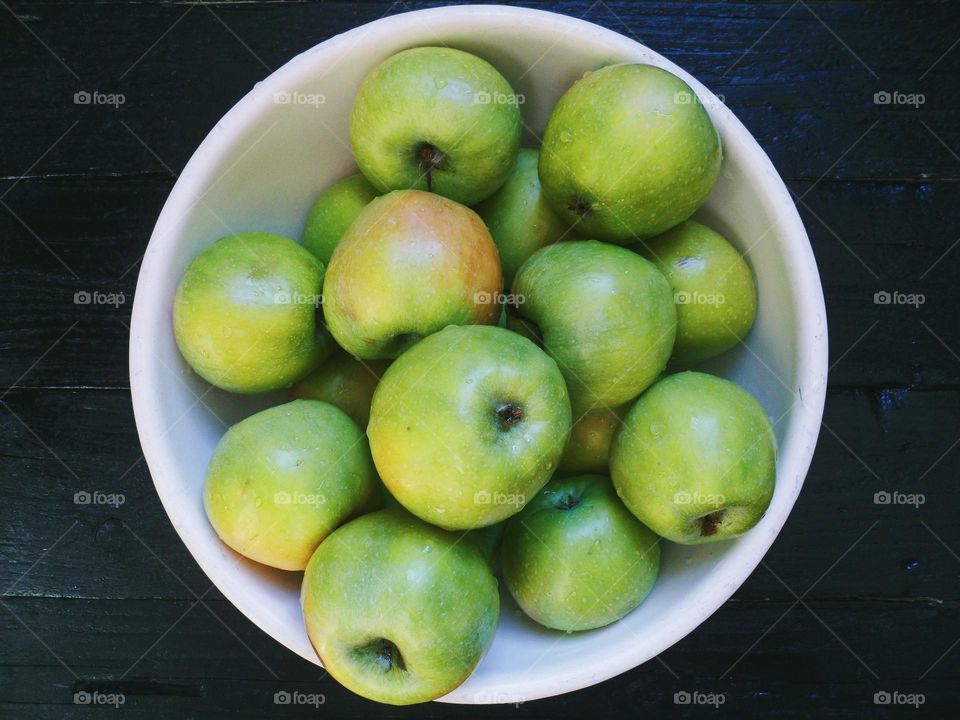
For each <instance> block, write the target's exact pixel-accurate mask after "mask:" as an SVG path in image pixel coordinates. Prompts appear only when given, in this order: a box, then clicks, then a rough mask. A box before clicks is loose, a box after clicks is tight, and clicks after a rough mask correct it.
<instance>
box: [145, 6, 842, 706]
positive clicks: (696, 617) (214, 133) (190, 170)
mask: <svg viewBox="0 0 960 720" xmlns="http://www.w3.org/2000/svg"><path fill="white" fill-rule="evenodd" d="M480 17H483V18H484V20H490V21H498V20H499V21H503V22H507V23H511V24H515V23H537V24H541V25H545V24H546V25H552V26H553V27H555V28H556V29H557V30H558V32H560V33H564V32H566V33H569V34H570V35H571V36H577V35H579V36H583V35H589V36H591V37H592V39H594V40H599V41H602V42H604V43H606V44H608V45H609V46H610V47H611V54H613V53H616V52H621V51H622V52H627V51H630V50H632V51H633V52H636V50H637V49H640V50H642V51H643V52H645V53H648V54H649V55H650V57H651V59H652V60H653V61H654V62H655V64H658V65H659V66H660V67H664V68H666V69H668V70H670V71H671V72H673V73H675V74H677V75H679V76H680V77H681V78H683V79H684V80H685V81H686V82H687V83H688V84H689V85H690V86H691V87H692V88H693V89H694V90H695V91H696V92H697V93H698V95H700V97H701V98H710V99H712V100H714V101H716V102H714V103H712V105H711V116H712V117H713V118H714V122H716V123H718V125H720V126H722V128H723V131H724V133H725V134H733V135H735V136H736V137H737V139H738V142H739V143H740V144H741V145H742V146H743V151H744V152H743V155H742V156H741V155H738V160H739V161H741V162H743V163H744V164H745V165H746V166H748V167H749V169H750V170H751V171H752V172H754V173H759V174H762V175H763V176H765V177H767V178H768V179H769V182H768V187H767V193H766V195H765V197H764V198H763V199H764V200H766V201H767V202H768V203H769V204H770V206H771V216H772V217H774V218H775V219H776V222H775V223H774V224H773V226H772V227H777V228H778V229H779V234H780V235H781V236H782V237H783V238H784V239H783V241H782V242H781V243H780V245H781V246H782V250H783V256H784V261H785V265H786V266H787V267H788V268H790V269H791V271H790V272H789V273H788V275H787V277H786V278H785V281H786V282H789V283H791V284H792V285H793V286H794V293H793V295H794V297H795V298H799V299H800V302H799V303H798V304H797V307H796V309H795V310H796V314H795V321H796V336H797V337H798V338H800V340H801V342H800V343H799V344H798V348H797V353H796V357H795V362H796V371H795V372H796V380H797V385H798V387H799V389H800V397H801V401H800V402H799V403H797V405H796V407H795V408H794V409H792V410H791V411H790V412H791V413H794V412H796V416H797V421H796V427H795V428H793V429H792V432H791V436H790V437H791V438H792V441H793V442H795V443H800V450H799V456H798V457H795V458H794V462H793V463H792V464H791V465H790V467H789V468H788V470H789V473H788V472H786V471H785V469H784V468H781V467H779V465H778V482H784V480H785V479H789V480H790V486H789V488H788V490H789V497H788V500H789V501H788V502H786V503H785V504H783V506H782V507H781V508H780V509H779V511H778V512H776V513H768V514H767V516H766V517H765V527H766V531H765V532H763V533H760V532H756V530H758V529H759V528H758V529H755V531H752V532H750V533H747V534H746V535H744V536H741V538H739V539H738V540H737V541H736V544H735V545H734V546H733V547H730V548H729V550H728V551H727V556H726V557H725V559H724V573H723V575H722V580H723V582H719V583H715V584H714V585H713V586H711V587H710V589H709V590H707V591H704V592H703V593H702V594H700V595H698V597H697V601H696V603H695V604H694V605H693V607H692V608H691V612H690V613H689V614H688V615H685V616H684V617H683V618H682V619H681V620H679V621H674V622H673V623H672V624H671V626H670V628H669V630H663V631H661V632H658V633H656V637H655V639H654V640H651V642H648V643H645V644H642V645H637V646H630V647H627V648H626V649H624V650H622V651H621V652H618V653H611V654H608V655H607V656H605V657H603V658H592V659H591V660H592V662H591V663H590V664H589V665H581V664H578V663H571V666H572V667H571V668H570V669H569V670H568V671H566V672H560V673H555V674H554V675H551V676H550V677H548V678H546V679H543V680H540V681H537V682H535V683H534V682H530V681H527V682H524V680H523V678H515V679H514V680H512V681H511V682H509V683H501V686H500V687H495V688H493V689H492V690H484V691H483V692H482V693H477V692H473V693H469V692H458V691H457V690H455V691H453V692H452V693H451V694H450V695H448V696H445V697H444V698H440V700H442V701H446V702H454V703H488V702H491V699H492V698H493V702H522V701H527V700H534V699H538V698H543V697H550V696H553V695H559V694H562V693H567V692H572V691H574V690H579V689H581V688H584V687H588V686H590V685H594V684H596V683H598V682H602V681H604V680H607V679H609V678H611V677H614V676H616V675H619V674H621V673H623V672H626V671H627V670H630V669H632V668H635V667H637V666H639V665H640V664H642V663H644V662H646V661H648V660H650V659H652V658H654V657H656V656H657V655H658V654H659V653H661V652H663V651H664V650H666V649H668V648H669V647H671V646H672V645H673V644H675V643H676V642H678V641H679V640H681V639H682V638H683V637H685V636H686V635H688V634H689V633H691V632H692V631H693V630H694V629H696V628H697V627H698V626H699V625H700V624H701V623H703V622H704V621H705V620H706V619H707V618H708V617H709V616H710V615H712V614H713V613H714V612H715V611H716V610H718V609H719V608H720V607H721V606H722V605H723V604H724V603H725V602H726V601H727V600H728V599H729V598H730V596H731V595H732V594H733V593H734V592H735V591H736V590H737V589H738V588H739V587H740V586H741V585H742V584H743V582H744V581H745V580H746V579H747V577H748V576H749V575H750V574H751V573H752V572H753V570H754V569H755V568H756V566H757V565H758V564H759V563H760V561H761V560H762V559H763V556H764V555H765V554H766V552H767V550H769V548H770V546H771V545H772V544H773V542H774V540H775V539H776V537H777V536H778V535H779V532H780V530H781V528H782V527H783V524H784V523H785V522H786V519H787V517H788V516H789V514H790V512H791V510H792V509H793V505H794V503H795V502H796V499H797V497H798V495H799V493H800V489H801V487H802V485H803V481H804V478H805V476H806V474H807V471H808V469H809V466H810V462H811V460H812V458H813V453H814V449H815V446H816V442H817V437H818V435H819V429H820V424H821V420H822V416H823V408H824V403H825V400H826V380H827V373H828V352H827V350H828V348H827V321H826V309H825V304H824V298H823V290H822V287H821V282H820V276H819V272H818V270H817V265H816V260H815V258H814V255H813V250H812V248H811V247H810V242H809V238H808V237H807V234H806V231H805V229H804V226H803V224H802V222H801V220H800V217H799V214H798V212H797V208H796V206H795V204H794V203H793V201H792V200H791V198H790V194H789V192H788V190H787V188H786V186H785V185H784V183H783V180H782V179H781V177H780V175H779V174H778V173H777V171H776V169H775V168H774V166H773V164H772V162H771V161H770V159H769V158H768V157H767V155H766V153H765V152H764V151H763V150H762V149H761V147H760V145H759V144H758V143H757V141H756V140H755V139H754V137H753V136H752V134H751V133H750V132H749V131H748V130H747V129H746V127H745V126H744V125H743V124H742V123H741V122H740V120H739V119H738V118H737V117H736V116H735V115H734V114H733V112H732V111H731V110H730V109H729V108H727V107H726V105H724V104H723V103H721V102H719V100H717V98H716V96H714V95H713V93H712V92H710V90H708V89H707V88H706V87H705V86H703V85H702V84H701V83H700V82H698V81H697V80H696V79H695V78H693V77H692V76H691V75H690V74H689V73H687V72H686V71H684V70H683V69H682V68H680V67H678V66H677V65H675V64H674V63H673V62H671V61H670V60H668V59H667V58H665V57H663V56H662V55H660V54H659V53H656V52H655V51H653V50H651V49H650V48H648V47H647V46H646V45H644V44H642V43H640V42H639V41H637V40H635V39H633V38H630V37H627V36H625V35H622V34H621V33H618V32H616V31H614V30H609V29H607V28H604V27H601V26H598V25H595V24H593V23H590V22H588V21H585V20H580V19H577V18H573V17H569V16H566V15H562V14H559V13H553V12H549V11H545V10H536V9H530V8H521V7H513V6H506V5H458V6H447V7H439V8H430V9H425V10H416V11H412V12H405V13H400V14H397V15H391V16H387V17H382V18H380V19H378V20H374V21H372V22H370V23H366V24H364V25H360V26H357V27H355V28H352V29H350V30H348V31H346V32H344V33H341V34H339V35H336V36H334V37H332V38H329V39H328V40H325V41H323V42H321V43H319V44H317V45H315V46H313V47H312V48H309V49H308V50H305V51H304V52H302V53H300V54H298V55H296V56H295V57H293V58H292V59H291V60H289V61H288V62H287V63H285V64H284V65H282V66H281V67H280V68H278V69H277V70H275V71H274V72H273V73H271V74H270V75H269V76H268V77H266V78H265V79H264V80H262V81H261V82H258V83H256V84H255V85H254V87H253V88H252V89H251V90H250V91H249V92H248V93H247V94H246V95H244V97H243V98H241V99H240V100H239V101H238V102H237V103H236V104H235V105H234V106H233V107H232V108H231V109H230V110H229V111H227V113H226V114H224V115H223V117H222V118H221V119H220V120H219V121H218V122H217V123H216V125H215V126H214V128H213V129H212V130H211V131H210V132H209V134H208V135H207V136H206V137H205V138H204V140H203V142H202V143H201V144H200V145H199V147H198V148H197V149H196V151H195V152H194V153H193V155H192V156H191V157H190V160H189V161H188V162H187V164H186V166H185V167H184V170H183V172H182V173H181V174H180V176H179V178H178V179H177V181H176V183H175V184H174V187H173V188H172V190H171V191H170V195H169V196H168V198H167V200H166V202H165V204H164V206H163V209H162V211H161V213H160V215H159V217H158V219H157V223H156V225H155V227H154V230H153V233H152V234H151V237H150V241H149V243H148V246H147V249H146V252H145V254H144V256H143V261H142V263H141V267H140V272H139V277H138V280H137V286H136V292H135V296H134V303H133V309H132V316H131V325H130V328H131V330H130V346H129V368H130V389H131V396H132V401H133V410H134V418H135V422H136V426H137V432H138V434H139V438H140V443H141V446H142V449H143V455H144V458H145V460H146V462H147V465H148V467H149V470H150V474H151V478H152V480H153V483H154V486H155V488H156V490H157V494H158V495H159V497H160V500H161V503H162V505H163V507H164V510H165V512H166V513H167V516H168V517H169V519H170V521H171V523H172V525H173V527H174V529H175V530H176V531H177V534H178V535H179V536H180V538H181V540H182V541H183V543H184V544H185V545H186V547H187V549H188V551H189V552H190V554H191V555H192V557H193V558H194V560H195V561H196V562H197V564H198V565H199V566H200V568H201V569H202V570H203V572H204V573H205V574H206V575H207V577H208V578H209V579H210V580H211V582H212V583H213V584H214V585H216V586H217V588H218V589H219V591H220V592H221V593H222V594H223V595H224V597H226V598H227V600H229V601H230V602H231V603H232V604H233V605H234V606H235V607H236V608H237V609H238V610H240V612H242V613H243V614H244V615H245V616H246V617H247V618H248V619H249V620H250V621H251V622H253V623H255V624H256V625H257V626H258V627H260V628H261V629H262V630H263V631H264V632H266V633H267V634H269V635H270V636H271V637H273V638H274V639H275V640H277V641H278V642H280V643H281V644H284V645H285V646H286V647H288V648H290V649H291V650H294V652H296V653H297V654H299V655H301V656H302V657H304V658H305V659H307V660H309V661H311V662H313V663H315V664H319V659H318V658H317V657H316V656H315V655H314V656H312V657H311V656H309V655H308V654H305V653H304V652H302V651H300V650H297V649H295V648H293V647H291V646H290V645H289V644H288V643H286V642H284V641H282V640H280V638H281V637H284V635H285V634H286V627H287V625H288V620H287V618H284V617H281V616H279V615H277V614H275V613H271V612H270V611H268V610H265V609H264V608H263V607H262V606H260V605H257V604H255V603H254V602H252V601H251V600H250V599H249V598H248V597H247V596H246V595H245V593H244V592H243V588H242V585H243V584H244V582H246V581H239V580H238V578H237V577H236V576H237V573H236V571H234V570H231V569H230V566H229V564H228V563H224V562H223V560H222V556H219V555H216V554H214V553H209V552H204V551H203V550H202V549H201V548H199V547H198V543H196V542H194V541H193V539H192V538H191V531H190V529H189V527H188V523H187V522H186V520H185V517H184V513H183V512H182V511H181V510H180V505H181V504H182V503H180V501H179V500H180V496H179V495H178V494H176V493H175V492H173V488H174V484H173V483H168V482H165V481H164V478H167V477H170V476H173V475H175V474H176V468H175V465H174V464H173V463H172V461H171V459H170V458H169V453H168V452H167V451H166V449H165V446H164V443H163V442H162V440H163V438H162V434H163V433H164V432H165V429H164V427H163V425H164V423H163V422H162V418H161V416H160V413H159V411H158V408H157V406H156V405H155V404H154V400H155V398H156V396H157V389H156V388H153V387H151V384H150V383H148V382H147V381H146V380H145V378H147V377H149V376H150V374H151V372H154V371H156V364H157V363H158V362H162V361H160V360H159V358H157V357H156V356H154V355H153V353H152V351H151V350H150V349H149V336H150V334H151V330H152V328H151V320H153V321H154V323H155V322H156V319H157V318H158V317H163V316H164V315H167V314H168V312H169V308H168V307H166V304H167V303H168V299H167V298H164V297H161V295H162V293H159V292H157V291H155V286H156V283H155V282H154V281H153V275H154V272H153V269H154V268H155V267H157V266H162V265H163V264H164V263H163V261H164V260H165V259H167V258H169V256H170V255H171V254H172V253H173V252H174V249H175V245H176V242H175V241H176V240H177V239H179V237H180V233H179V232H177V229H178V227H179V226H181V225H182V224H183V223H184V221H185V219H186V217H187V215H188V214H189V212H188V209H189V208H191V207H192V205H194V204H195V203H196V202H197V198H199V197H201V196H202V190H203V189H204V188H205V187H206V186H207V184H208V183H209V182H210V181H211V179H212V176H213V175H214V172H215V170H216V169H218V168H220V167H222V166H223V163H224V161H225V160H226V159H227V158H228V156H229V152H230V151H231V149H232V147H233V145H234V144H235V142H236V140H237V139H238V138H239V137H241V136H242V135H243V134H244V133H245V132H246V131H247V130H248V128H249V127H250V126H251V125H252V124H253V123H255V122H256V120H257V118H258V116H259V115H260V113H261V112H263V111H264V107H265V106H266V105H267V104H269V102H270V99H271V98H272V96H273V94H274V93H275V92H277V91H282V90H284V89H286V88H289V87H295V86H296V83H297V81H298V79H299V78H301V77H302V76H304V75H305V74H309V73H310V72H311V69H312V67H313V60H314V56H316V55H317V54H320V53H324V52H326V51H329V50H331V49H336V48H341V47H342V46H344V45H346V44H347V43H350V42H352V41H355V40H358V39H362V38H365V37H367V36H368V35H372V34H374V33H376V32H384V31H387V30H388V29H389V30H392V31H396V30H397V29H399V28H401V27H407V28H409V27H413V26H420V27H421V28H423V27H424V26H427V27H428V26H429V23H430V22H431V21H433V20H442V21H443V22H450V21H451V20H457V21H462V22H467V23H476V22H477V20H478V18H480ZM771 229H772V228H771ZM781 382H782V381H781ZM791 392H792V391H791ZM158 433H159V435H158ZM785 444H786V443H785ZM781 450H782V448H781Z"/></svg>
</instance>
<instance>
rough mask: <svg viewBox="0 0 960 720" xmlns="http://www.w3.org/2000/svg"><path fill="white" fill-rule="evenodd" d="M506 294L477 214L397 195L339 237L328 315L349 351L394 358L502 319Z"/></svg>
mask: <svg viewBox="0 0 960 720" xmlns="http://www.w3.org/2000/svg"><path fill="white" fill-rule="evenodd" d="M502 289H503V280H502V276H501V274H500V260H499V256H498V255H497V247H496V245H494V244H493V240H492V239H491V237H490V233H489V232H488V231H487V228H486V226H485V225H484V224H483V220H481V219H480V217H479V216H478V215H477V214H476V213H475V212H473V210H471V209H470V208H467V207H464V206H463V205H460V204H459V203H455V202H453V201H452V200H448V199H446V198H443V197H440V196H439V195H435V194H433V193H427V192H423V191H421V190H398V191H395V192H392V193H389V194H387V195H384V196H382V197H379V198H377V199H376V200H374V201H373V202H371V203H370V204H369V205H367V207H366V208H364V210H363V211H362V212H361V213H360V215H359V216H358V217H357V219H356V220H355V221H354V222H353V224H352V225H351V226H350V228H349V229H348V230H347V232H346V234H345V235H344V236H343V238H342V239H341V241H340V244H339V245H338V246H337V249H336V250H335V251H334V253H333V258H331V260H330V266H329V267H328V268H327V274H326V279H325V281H324V288H323V291H324V306H323V310H324V315H325V316H326V320H327V326H328V327H329V329H330V332H331V333H333V336H334V338H336V340H337V342H338V343H340V345H341V346H342V347H343V348H344V349H345V350H346V351H347V352H349V353H350V354H352V355H354V356H356V357H359V358H363V359H373V358H393V357H396V356H397V355H399V354H400V353H402V352H403V351H404V350H406V349H407V348H408V347H410V346H411V345H413V344H414V343H415V342H417V341H418V340H420V339H421V338H422V337H424V336H426V335H429V334H430V333H433V332H436V331H437V330H440V329H441V328H444V327H446V326H447V325H467V324H474V323H477V324H494V323H496V322H497V320H498V319H499V317H500V304H499V299H500V295H501V294H502V292H501V291H502Z"/></svg>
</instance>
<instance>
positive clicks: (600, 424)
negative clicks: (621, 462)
mask: <svg viewBox="0 0 960 720" xmlns="http://www.w3.org/2000/svg"><path fill="white" fill-rule="evenodd" d="M628 408H629V404H626V405H618V406H617V407H615V408H613V409H610V408H607V407H600V408H597V409H596V410H591V411H589V412H586V413H583V414H582V415H580V417H575V418H574V420H573V429H572V430H571V431H570V439H569V440H567V447H566V448H564V450H563V456H562V457H561V458H560V464H559V465H558V466H557V474H558V475H561V476H570V475H585V474H588V473H593V474H599V475H606V474H607V473H608V472H609V467H610V442H611V441H612V440H613V433H614V431H615V430H616V429H617V428H618V427H620V423H621V421H622V418H623V416H624V415H625V414H626V412H627V409H628Z"/></svg>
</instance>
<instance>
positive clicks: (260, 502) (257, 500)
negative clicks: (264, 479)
mask: <svg viewBox="0 0 960 720" xmlns="http://www.w3.org/2000/svg"><path fill="white" fill-rule="evenodd" d="M253 505H254V507H260V506H261V505H263V500H261V499H260V498H257V499H256V500H254V501H253Z"/></svg>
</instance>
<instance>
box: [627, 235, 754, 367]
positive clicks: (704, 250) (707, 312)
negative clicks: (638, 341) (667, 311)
mask: <svg viewBox="0 0 960 720" xmlns="http://www.w3.org/2000/svg"><path fill="white" fill-rule="evenodd" d="M633 248H634V249H635V250H636V251H637V252H639V253H641V254H642V255H643V256H644V257H646V258H648V259H649V260H651V261H653V263H654V264H655V265H656V266H657V267H658V268H660V271H661V272H662V273H663V274H664V275H666V276H667V280H668V281H669V282H670V286H671V287H672V288H673V297H674V300H675V302H676V303H677V341H676V343H675V344H674V346H673V358H672V359H673V360H674V361H676V362H678V363H685V364H693V363H698V362H701V361H703V360H706V359H708V358H711V357H714V356H715V355H719V354H720V353H722V352H725V351H726V350H729V349H730V348H732V347H733V346H735V345H736V344H737V343H738V342H740V341H741V340H742V339H743V338H744V337H746V335H747V333H748V332H750V328H751V327H752V326H753V321H754V319H755V318H756V316H757V287H756V285H755V284H754V281H753V272H752V271H751V270H750V266H749V265H747V263H746V261H745V260H744V259H743V256H742V255H741V254H740V253H739V252H738V251H737V249H736V248H735V247H734V246H733V245H731V244H730V242H729V241H728V240H727V239H726V238H725V237H723V235H721V234H720V233H718V232H717V231H715V230H712V229H710V228H709V227H707V226H706V225H703V224H701V223H698V222H696V221H695V220H687V221H686V222H684V223H681V224H680V225H677V226H676V227H674V228H671V229H670V230H667V232H665V233H663V234H662V235H658V236H657V237H655V238H650V239H649V240H645V241H644V242H643V243H640V244H637V245H635V246H633Z"/></svg>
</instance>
